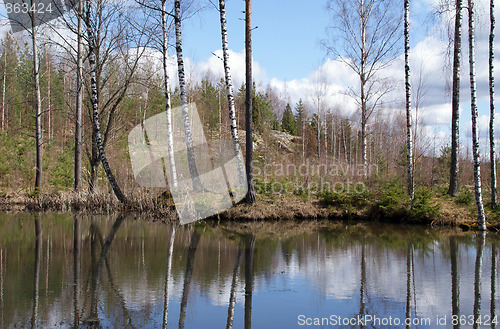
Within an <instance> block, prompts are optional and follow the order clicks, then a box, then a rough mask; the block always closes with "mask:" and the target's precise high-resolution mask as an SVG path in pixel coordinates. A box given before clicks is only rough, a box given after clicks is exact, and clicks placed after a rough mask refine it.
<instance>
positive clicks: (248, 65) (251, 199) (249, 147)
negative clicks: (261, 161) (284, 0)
mask: <svg viewBox="0 0 500 329" xmlns="http://www.w3.org/2000/svg"><path fill="white" fill-rule="evenodd" d="M245 77H246V81H245V92H246V93H245V130H246V136H245V137H246V159H245V167H246V174H247V184H248V191H247V196H246V202H247V203H248V204H253V203H255V200H256V198H255V187H254V182H253V130H252V129H253V128H252V96H253V93H252V87H253V82H252V0H245Z"/></svg>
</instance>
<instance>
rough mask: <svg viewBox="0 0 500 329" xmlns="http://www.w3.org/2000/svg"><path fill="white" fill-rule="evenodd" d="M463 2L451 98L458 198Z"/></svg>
mask: <svg viewBox="0 0 500 329" xmlns="http://www.w3.org/2000/svg"><path fill="white" fill-rule="evenodd" d="M462 8H463V5H462V0H456V2H455V11H456V12H455V37H454V42H453V87H452V98H451V111H452V112H451V163H450V187H449V189H448V194H449V195H451V196H458V170H459V169H458V161H459V148H460V141H459V119H460V61H461V52H462Z"/></svg>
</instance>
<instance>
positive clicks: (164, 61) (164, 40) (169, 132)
mask: <svg viewBox="0 0 500 329" xmlns="http://www.w3.org/2000/svg"><path fill="white" fill-rule="evenodd" d="M161 27H162V64H163V80H164V84H165V113H166V116H167V152H168V162H169V165H170V172H171V174H172V187H173V188H177V169H176V166H175V158H174V133H173V126H172V105H171V101H170V78H169V76H168V51H167V48H168V30H169V26H168V24H167V0H161Z"/></svg>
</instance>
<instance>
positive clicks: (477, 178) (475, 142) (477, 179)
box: [468, 0, 486, 231]
mask: <svg viewBox="0 0 500 329" xmlns="http://www.w3.org/2000/svg"><path fill="white" fill-rule="evenodd" d="M468 11H469V72H470V73H469V75H470V99H471V117H472V153H473V157H474V190H475V196H476V207H477V225H478V229H479V230H482V231H484V230H486V218H485V214H484V206H483V199H482V194H481V171H480V159H479V131H478V124H477V102H476V65H475V56H476V55H475V48H474V0H469V8H468Z"/></svg>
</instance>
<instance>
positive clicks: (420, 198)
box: [408, 186, 441, 221]
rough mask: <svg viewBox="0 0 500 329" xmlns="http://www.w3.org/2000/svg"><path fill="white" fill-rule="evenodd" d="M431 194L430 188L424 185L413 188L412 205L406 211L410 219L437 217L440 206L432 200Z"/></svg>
mask: <svg viewBox="0 0 500 329" xmlns="http://www.w3.org/2000/svg"><path fill="white" fill-rule="evenodd" d="M433 194H434V193H433V192H432V190H431V189H430V188H428V187H425V186H420V187H418V188H417V189H416V190H415V194H414V198H413V206H412V207H411V209H410V210H409V211H408V217H409V218H410V219H411V220H417V221H431V220H433V219H435V218H436V217H437V215H438V214H439V211H440V210H441V206H440V205H439V204H434V203H433V202H432V198H433Z"/></svg>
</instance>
